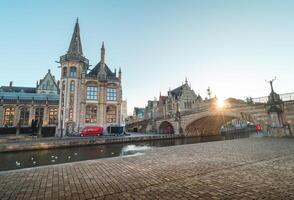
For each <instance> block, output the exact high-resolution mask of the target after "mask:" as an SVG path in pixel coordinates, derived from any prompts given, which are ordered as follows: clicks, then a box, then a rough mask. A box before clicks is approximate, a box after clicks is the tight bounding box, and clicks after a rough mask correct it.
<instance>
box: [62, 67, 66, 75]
mask: <svg viewBox="0 0 294 200" xmlns="http://www.w3.org/2000/svg"><path fill="white" fill-rule="evenodd" d="M66 76H67V68H66V67H64V68H62V77H66Z"/></svg>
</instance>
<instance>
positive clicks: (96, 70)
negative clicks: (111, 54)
mask: <svg viewBox="0 0 294 200" xmlns="http://www.w3.org/2000/svg"><path fill="white" fill-rule="evenodd" d="M101 64H102V63H101V62H99V63H98V64H97V65H96V66H95V67H94V68H93V69H92V70H91V71H90V72H89V73H88V75H90V76H97V74H98V72H99V70H100V68H101ZM105 69H106V72H107V77H108V78H116V75H115V73H113V72H112V71H111V70H110V69H109V67H108V66H107V65H106V64H105Z"/></svg>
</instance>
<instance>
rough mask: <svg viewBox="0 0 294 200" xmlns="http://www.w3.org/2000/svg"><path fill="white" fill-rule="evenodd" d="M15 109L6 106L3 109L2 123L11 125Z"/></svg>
mask: <svg viewBox="0 0 294 200" xmlns="http://www.w3.org/2000/svg"><path fill="white" fill-rule="evenodd" d="M14 114H15V109H14V108H13V107H7V108H5V110H4V125H7V126H13V120H14Z"/></svg>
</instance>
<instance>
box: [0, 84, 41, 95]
mask: <svg viewBox="0 0 294 200" xmlns="http://www.w3.org/2000/svg"><path fill="white" fill-rule="evenodd" d="M0 91H1V92H22V93H36V88H34V87H15V86H12V87H10V86H1V87H0Z"/></svg>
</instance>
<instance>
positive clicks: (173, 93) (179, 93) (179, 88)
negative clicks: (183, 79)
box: [170, 85, 183, 97]
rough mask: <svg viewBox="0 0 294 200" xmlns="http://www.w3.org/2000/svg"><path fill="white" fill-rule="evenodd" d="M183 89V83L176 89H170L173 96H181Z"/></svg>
mask: <svg viewBox="0 0 294 200" xmlns="http://www.w3.org/2000/svg"><path fill="white" fill-rule="evenodd" d="M182 91H183V85H182V86H180V87H177V88H176V89H173V90H172V91H170V94H171V95H172V96H177V97H178V96H181V95H182Z"/></svg>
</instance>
